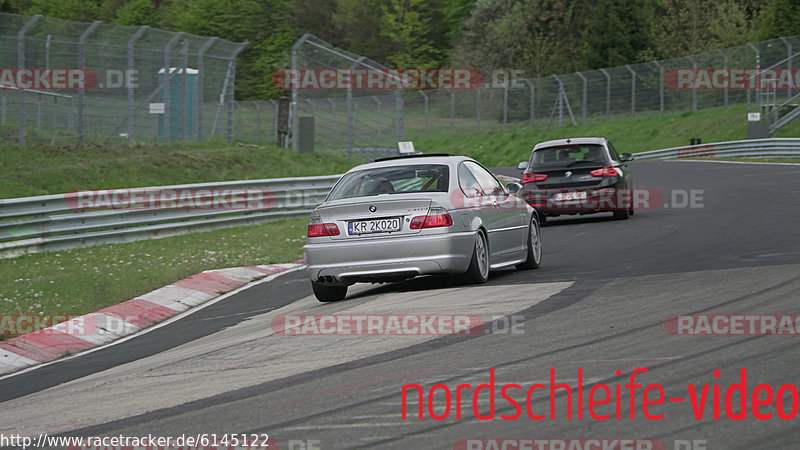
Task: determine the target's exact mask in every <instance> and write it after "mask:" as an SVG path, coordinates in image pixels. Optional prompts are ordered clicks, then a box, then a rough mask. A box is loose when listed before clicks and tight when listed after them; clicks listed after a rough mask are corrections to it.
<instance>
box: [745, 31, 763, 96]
mask: <svg viewBox="0 0 800 450" xmlns="http://www.w3.org/2000/svg"><path fill="white" fill-rule="evenodd" d="M747 46H748V47H750V48H752V49H753V51H754V52H755V53H756V73H758V71H760V70H761V53H760V52H759V51H758V48H756V46H755V45H753V43H752V42H748V43H747ZM760 78H761V77H760V76H759V79H758V80H756V81H758V82H759V84H760V82H761V80H760ZM747 81H748V82H749V81H750V80H749V79H748V80H747ZM748 84H749V83H748ZM760 92H761V91H760V89H759V88H758V85H756V100H760V98H759V93H760ZM760 109H761V108H759V110H760ZM747 112H750V89H747Z"/></svg>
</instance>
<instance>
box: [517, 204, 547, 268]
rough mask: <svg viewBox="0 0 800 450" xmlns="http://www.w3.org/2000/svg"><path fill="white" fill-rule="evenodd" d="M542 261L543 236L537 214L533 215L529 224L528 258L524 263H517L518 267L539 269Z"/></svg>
mask: <svg viewBox="0 0 800 450" xmlns="http://www.w3.org/2000/svg"><path fill="white" fill-rule="evenodd" d="M541 262H542V236H541V234H540V233H539V221H538V219H537V218H536V214H534V215H533V217H531V223H530V225H528V259H526V260H525V262H524V263H522V264H517V269H521V270H530V269H538V268H539V264H541Z"/></svg>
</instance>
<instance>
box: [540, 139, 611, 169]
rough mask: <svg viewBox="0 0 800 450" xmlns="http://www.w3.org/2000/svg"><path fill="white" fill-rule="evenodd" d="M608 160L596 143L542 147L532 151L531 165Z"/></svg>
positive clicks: (566, 164)
mask: <svg viewBox="0 0 800 450" xmlns="http://www.w3.org/2000/svg"><path fill="white" fill-rule="evenodd" d="M605 162H608V158H607V156H606V152H605V149H603V146H602V145H598V144H583V145H562V146H557V147H544V148H540V149H537V150H536V151H534V152H533V158H531V163H532V164H531V165H533V166H573V165H576V164H581V163H605Z"/></svg>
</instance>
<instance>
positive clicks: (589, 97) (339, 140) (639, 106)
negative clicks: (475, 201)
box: [248, 35, 800, 151]
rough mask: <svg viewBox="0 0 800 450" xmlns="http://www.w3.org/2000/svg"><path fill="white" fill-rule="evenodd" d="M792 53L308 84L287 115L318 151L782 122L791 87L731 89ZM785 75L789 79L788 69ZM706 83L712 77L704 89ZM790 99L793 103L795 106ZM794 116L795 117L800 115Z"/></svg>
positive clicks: (324, 58) (794, 45) (325, 51)
mask: <svg viewBox="0 0 800 450" xmlns="http://www.w3.org/2000/svg"><path fill="white" fill-rule="evenodd" d="M798 52H800V37H798V36H794V37H786V38H779V39H773V40H770V41H764V42H759V43H754V44H746V45H742V46H738V47H732V48H727V49H720V50H715V51H710V52H707V53H703V54H697V55H689V56H686V57H682V58H673V59H667V60H661V61H650V62H646V63H639V64H629V65H625V66H619V67H609V68H604V69H598V70H588V71H583V72H576V73H571V74H560V75H552V76H547V77H539V78H527V79H523V78H513V77H509V76H508V73H507V72H506V73H504V74H502V75H504V76H501V77H498V76H497V75H498V74H497V73H495V72H492V73H484V74H483V82H482V83H481V84H480V85H479V86H472V88H471V89H429V90H421V89H404V90H402V91H398V90H394V89H389V90H366V89H360V88H353V89H349V90H348V89H343V88H342V87H341V86H337V87H336V88H331V89H324V88H321V87H320V86H317V87H316V88H312V89H308V87H307V86H306V87H303V88H300V89H295V90H293V91H292V95H293V105H294V106H293V108H294V109H293V111H294V112H295V116H313V117H315V118H316V121H315V124H316V143H317V147H318V148H327V149H335V150H342V151H348V150H349V149H350V150H351V149H352V148H357V147H365V146H387V147H394V146H395V145H396V143H397V141H398V140H401V139H410V140H413V139H419V138H423V137H427V136H449V135H456V134H465V133H486V132H496V131H512V130H519V129H530V128H533V129H549V128H558V127H569V126H582V125H588V124H593V123H599V122H604V121H608V120H612V119H615V120H619V119H637V118H646V117H658V116H661V115H663V114H664V113H666V112H678V111H696V110H701V109H708V108H719V107H728V106H733V105H745V104H747V105H749V106H750V109H752V110H754V111H757V110H759V109H765V108H767V107H768V106H769V105H773V106H774V107H773V110H771V111H773V112H772V113H771V114H773V116H775V117H779V116H780V114H779V113H778V112H775V109H776V108H778V107H780V108H783V111H784V113H783V116H784V117H785V116H786V115H787V114H786V112H785V111H786V110H787V108H790V107H791V105H792V104H789V105H788V106H787V105H782V103H788V102H787V100H789V99H792V98H793V96H796V95H797V94H798V92H800V90H798V89H797V88H796V86H794V84H793V85H792V86H794V87H790V88H789V89H785V88H784V89H776V88H775V86H774V85H773V86H772V89H769V86H767V88H764V87H763V86H760V82H759V83H755V84H752V85H747V86H745V87H740V86H738V85H736V83H737V82H739V83H745V82H747V81H748V80H749V79H750V77H753V78H754V79H755V78H757V77H759V76H762V75H757V74H759V73H760V71H763V70H764V69H767V68H773V69H775V68H777V69H781V68H783V69H798V68H800V60H798V59H799V58H800V53H798ZM292 55H293V66H292V67H293V68H296V69H314V68H315V69H321V68H331V69H343V70H345V71H346V70H349V69H354V68H356V69H357V68H376V69H380V70H387V69H386V67H385V66H383V65H381V64H379V63H378V62H376V61H372V60H370V59H368V58H365V57H362V56H360V55H356V54H353V53H351V52H348V51H346V50H342V49H339V48H336V47H334V46H332V45H330V44H328V43H327V42H324V41H322V40H320V39H318V38H316V37H314V36H311V35H306V36H304V37H303V38H301V39H300V40H299V41H298V42H297V44H295V46H294V48H293V52H292ZM791 74H792V76H794V72H791ZM787 76H788V75H787ZM710 77H714V79H713V80H711V81H710V82H709V81H708V80H709V79H710ZM737 77H738V78H737ZM762 77H763V76H762ZM725 80H727V81H725ZM737 80H738V81H737ZM742 80H744V81H742ZM796 82H797V77H795V79H794V81H793V83H796ZM709 83H710V84H709ZM737 86H738V87H737ZM287 88H288V87H287ZM792 89H794V90H792ZM781 99H782V100H781ZM779 100H781V101H779ZM795 100H796V99H795ZM795 100H793V101H794V103H795V104H797V103H800V102H798V101H795ZM798 111H799V112H798V114H800V108H798ZM743 120H744V118H743ZM777 121H778V119H775V120H773V122H777ZM248 126H253V125H252V124H249V125H248ZM251 134H252V133H251Z"/></svg>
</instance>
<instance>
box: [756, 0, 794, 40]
mask: <svg viewBox="0 0 800 450" xmlns="http://www.w3.org/2000/svg"><path fill="white" fill-rule="evenodd" d="M757 23H758V33H757V35H756V37H757V39H759V40H765V39H773V38H776V37H780V36H794V35H796V34H797V30H798V26H797V24H798V23H800V3H798V2H797V0H768V1H767V2H765V4H764V5H763V6H762V7H761V12H760V14H759V16H758V19H757Z"/></svg>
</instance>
